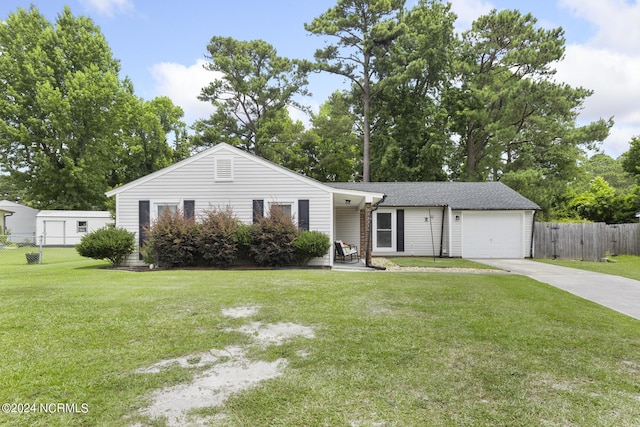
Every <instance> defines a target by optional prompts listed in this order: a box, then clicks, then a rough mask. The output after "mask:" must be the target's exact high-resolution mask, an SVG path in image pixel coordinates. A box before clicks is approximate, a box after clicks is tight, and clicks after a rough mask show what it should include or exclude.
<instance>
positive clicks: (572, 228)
mask: <svg viewBox="0 0 640 427" xmlns="http://www.w3.org/2000/svg"><path fill="white" fill-rule="evenodd" d="M533 239H534V257H535V258H564V259H577V260H582V261H599V260H602V259H603V258H604V257H605V256H606V255H607V253H608V254H610V255H612V256H613V255H640V224H611V225H609V224H605V223H589V224H584V223H580V224H565V223H553V222H536V223H535V227H534V230H533Z"/></svg>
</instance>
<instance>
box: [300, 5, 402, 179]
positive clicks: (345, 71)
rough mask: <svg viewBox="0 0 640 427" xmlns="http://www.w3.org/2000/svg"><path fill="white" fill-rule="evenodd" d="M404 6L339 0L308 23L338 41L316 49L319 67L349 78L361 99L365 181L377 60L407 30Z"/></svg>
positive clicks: (369, 174)
mask: <svg viewBox="0 0 640 427" xmlns="http://www.w3.org/2000/svg"><path fill="white" fill-rule="evenodd" d="M403 7H404V0H338V2H337V4H336V5H335V6H334V7H332V8H330V9H329V10H327V11H326V12H325V13H323V14H322V15H320V16H318V17H316V18H314V19H313V20H312V21H311V23H306V24H305V29H306V30H307V31H309V32H311V33H313V34H316V35H326V36H331V37H335V39H336V42H335V44H330V45H328V46H327V47H325V48H324V49H318V50H317V51H316V52H315V54H314V56H315V59H316V61H317V67H318V69H319V70H321V71H325V72H329V73H332V74H337V75H340V76H343V77H346V78H347V79H348V80H349V81H350V82H351V83H352V84H353V87H354V90H355V92H356V93H357V94H358V98H359V99H360V100H361V108H362V109H361V112H362V113H361V122H362V137H363V149H362V152H363V160H362V166H363V171H362V179H363V181H364V182H369V181H370V178H371V173H370V168H371V161H370V144H371V123H370V119H371V108H372V103H373V101H374V99H375V98H376V96H377V90H376V89H375V88H374V87H373V85H374V84H375V83H376V82H378V81H379V80H378V79H377V78H376V75H375V71H376V67H375V62H376V61H377V60H379V59H380V58H382V57H384V56H386V55H387V54H388V52H389V49H390V48H391V46H392V44H393V43H394V41H395V40H396V39H397V38H398V37H399V36H400V35H401V34H402V33H403V31H404V26H403V25H401V24H400V23H399V15H400V13H401V11H402V9H403Z"/></svg>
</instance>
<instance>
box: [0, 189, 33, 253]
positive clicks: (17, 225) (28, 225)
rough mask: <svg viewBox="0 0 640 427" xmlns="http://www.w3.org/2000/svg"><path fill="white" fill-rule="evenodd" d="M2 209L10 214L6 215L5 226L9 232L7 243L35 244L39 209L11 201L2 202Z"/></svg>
mask: <svg viewBox="0 0 640 427" xmlns="http://www.w3.org/2000/svg"><path fill="white" fill-rule="evenodd" d="M0 209H2V210H5V211H8V212H10V213H9V214H7V215H5V224H4V225H5V227H6V230H8V231H9V236H8V237H7V241H9V242H14V243H23V242H30V243H35V236H36V214H37V213H38V210H37V209H33V208H30V207H29V206H25V205H21V204H20V203H15V202H10V201H9V200H0Z"/></svg>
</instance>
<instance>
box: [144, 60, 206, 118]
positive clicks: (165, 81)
mask: <svg viewBox="0 0 640 427" xmlns="http://www.w3.org/2000/svg"><path fill="white" fill-rule="evenodd" d="M204 64H205V61H204V60H202V59H198V60H197V61H196V63H195V64H193V65H190V66H185V65H182V64H177V63H175V62H162V63H160V64H155V65H153V66H152V67H151V75H152V77H153V79H154V81H155V82H156V84H155V88H154V93H155V96H167V97H169V98H171V100H172V101H173V103H174V104H176V105H178V106H180V107H182V109H183V110H184V113H185V117H184V119H185V122H187V124H191V123H193V122H194V121H195V120H198V119H204V118H208V117H209V116H210V115H211V114H212V113H213V112H214V108H213V106H212V105H211V103H209V102H204V101H200V100H199V99H198V96H199V95H200V92H201V91H202V88H203V87H205V86H208V85H209V83H211V82H212V81H213V80H214V79H215V78H216V73H214V72H212V71H208V70H205V69H204V67H203V66H204Z"/></svg>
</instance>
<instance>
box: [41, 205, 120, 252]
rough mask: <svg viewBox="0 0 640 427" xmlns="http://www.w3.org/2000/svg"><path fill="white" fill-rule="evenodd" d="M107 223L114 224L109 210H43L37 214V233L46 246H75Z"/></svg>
mask: <svg viewBox="0 0 640 427" xmlns="http://www.w3.org/2000/svg"><path fill="white" fill-rule="evenodd" d="M107 224H113V218H111V214H110V213H109V212H108V211H65V210H42V211H40V212H38V214H37V215H36V235H37V236H38V238H40V236H42V244H43V245H44V246H74V245H77V244H78V243H80V240H81V239H82V237H83V236H85V235H86V234H87V233H90V232H92V231H94V230H97V229H99V228H102V227H104V226H106V225H107ZM36 243H38V242H36Z"/></svg>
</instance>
